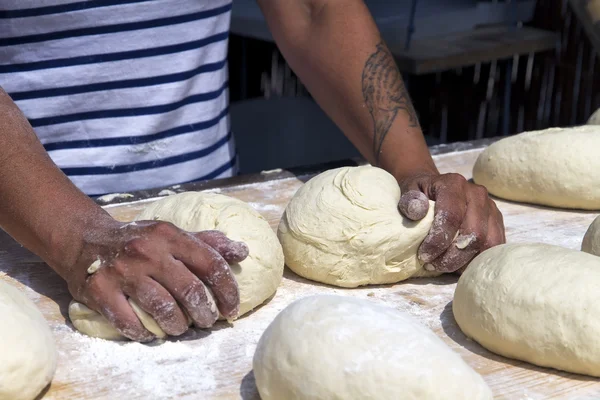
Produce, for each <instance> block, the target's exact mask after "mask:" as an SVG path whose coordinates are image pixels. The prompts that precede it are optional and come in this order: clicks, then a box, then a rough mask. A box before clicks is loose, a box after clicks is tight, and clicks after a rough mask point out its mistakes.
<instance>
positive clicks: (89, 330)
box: [69, 299, 191, 340]
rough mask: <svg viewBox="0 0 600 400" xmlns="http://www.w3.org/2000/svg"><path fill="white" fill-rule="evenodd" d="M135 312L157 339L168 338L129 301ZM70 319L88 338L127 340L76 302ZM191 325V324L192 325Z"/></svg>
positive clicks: (72, 307)
mask: <svg viewBox="0 0 600 400" xmlns="http://www.w3.org/2000/svg"><path fill="white" fill-rule="evenodd" d="M128 301H129V304H130V305H131V308H132V309H133V312H134V313H135V314H136V315H137V316H138V318H139V320H140V322H141V323H142V325H144V327H145V328H146V329H148V330H149V331H150V332H152V333H153V334H154V335H155V336H156V337H157V338H159V339H164V338H166V337H167V334H166V333H165V331H163V330H162V329H161V328H160V326H159V325H158V323H157V322H156V321H155V320H154V318H152V316H150V314H148V313H147V312H145V311H144V310H142V309H141V308H140V306H138V305H137V303H136V302H135V301H133V300H131V299H129V300H128ZM69 319H70V320H71V323H72V324H73V326H74V327H75V329H77V330H78V331H79V332H81V333H85V334H86V335H88V336H93V337H98V338H102V339H107V340H127V338H126V337H125V336H122V335H121V334H120V333H119V332H118V331H117V330H116V329H115V328H113V326H112V325H111V324H109V323H108V321H107V320H106V318H104V316H103V315H102V314H99V313H97V312H96V311H94V310H92V309H90V308H88V307H86V306H85V305H84V304H81V303H79V302H77V301H75V300H72V301H71V304H69ZM190 322H191V321H190ZM190 325H191V323H190Z"/></svg>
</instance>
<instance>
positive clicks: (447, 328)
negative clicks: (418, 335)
mask: <svg viewBox="0 0 600 400" xmlns="http://www.w3.org/2000/svg"><path fill="white" fill-rule="evenodd" d="M440 322H441V323H442V329H443V330H444V332H445V333H446V335H448V337H449V338H450V339H452V340H453V341H454V342H455V343H457V344H458V345H460V346H461V347H464V348H465V349H467V350H468V351H470V352H471V353H474V354H477V355H478V356H481V357H484V358H487V359H488V360H492V361H496V362H499V363H503V364H508V365H511V366H513V367H519V368H523V369H527V370H530V371H535V372H541V373H546V374H552V375H556V376H560V377H563V378H567V379H573V380H577V381H582V382H598V381H600V379H598V378H593V377H591V376H586V375H579V374H573V373H570V372H564V371H559V370H556V369H553V368H544V367H538V366H535V365H533V364H530V363H528V362H526V361H519V360H513V359H511V358H506V357H503V356H500V355H497V354H494V353H492V352H491V351H489V350H486V349H485V348H484V347H483V346H481V345H480V344H479V343H477V342H476V341H475V340H473V339H469V338H467V336H466V335H465V334H464V333H463V332H462V331H461V330H460V327H459V326H458V324H457V323H456V320H455V319H454V314H453V313H452V302H449V303H448V304H447V305H446V307H444V311H443V312H442V314H441V315H440Z"/></svg>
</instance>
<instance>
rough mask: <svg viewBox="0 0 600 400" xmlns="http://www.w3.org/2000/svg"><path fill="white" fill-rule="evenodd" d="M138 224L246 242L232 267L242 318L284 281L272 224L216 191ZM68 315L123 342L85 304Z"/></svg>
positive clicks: (166, 205) (186, 198)
mask: <svg viewBox="0 0 600 400" xmlns="http://www.w3.org/2000/svg"><path fill="white" fill-rule="evenodd" d="M136 220H161V221H168V222H171V223H173V224H175V225H176V226H178V227H179V228H181V229H183V230H186V231H189V232H198V231H205V230H218V231H221V232H223V233H224V234H225V235H226V236H227V237H228V238H229V239H231V240H235V241H242V242H244V243H246V244H247V245H248V248H249V250H250V253H249V255H248V257H247V258H246V259H245V260H244V261H242V262H241V263H239V264H234V265H231V270H232V271H233V273H234V275H235V278H236V281H237V283H238V286H239V290H240V312H239V316H241V315H243V314H245V313H247V312H248V311H250V310H252V309H253V308H254V307H256V306H258V305H260V304H262V303H263V302H264V301H265V300H267V299H268V298H269V297H271V296H272V295H273V294H274V293H275V291H276V290H277V287H278V286H279V283H280V282H281V278H282V276H283V266H284V261H283V251H282V249H281V245H280V244H279V241H278V240H277V236H276V235H275V233H274V232H273V230H272V229H271V227H270V226H269V223H268V222H267V221H266V220H265V219H264V218H263V217H262V216H261V215H260V214H259V213H258V212H256V211H255V210H254V209H253V208H252V207H250V206H249V205H248V204H246V203H244V202H243V201H241V200H237V199H234V198H231V197H228V196H223V195H220V194H213V193H200V192H186V193H180V194H177V195H173V196H169V197H166V198H163V199H161V200H158V201H156V202H154V203H152V204H150V205H149V206H148V207H147V208H146V209H144V210H143V211H142V212H141V213H140V214H139V215H138V216H137V217H136ZM132 306H133V309H134V311H135V312H136V314H137V315H138V317H139V318H140V321H141V322H142V323H143V324H144V326H145V327H146V329H148V330H150V331H151V332H153V333H154V334H155V335H156V336H158V337H164V336H165V333H164V332H163V331H162V330H161V329H160V327H159V326H158V324H156V322H155V321H154V319H152V318H151V317H150V315H148V314H146V313H144V312H143V310H141V309H140V308H139V307H137V305H135V304H132ZM69 317H70V318H71V321H72V322H73V325H74V326H75V328H77V330H79V331H80V332H82V333H85V334H87V335H90V336H95V337H100V338H104V339H112V340H118V339H124V338H123V337H122V336H121V335H120V334H119V333H118V332H117V331H116V330H115V329H114V328H113V327H112V326H111V325H110V324H109V323H108V321H106V319H105V318H104V317H103V316H101V315H100V314H98V313H96V312H95V311H93V310H90V309H89V308H87V307H85V306H83V305H82V304H79V303H77V302H72V304H71V306H70V307H69ZM161 332H162V334H161Z"/></svg>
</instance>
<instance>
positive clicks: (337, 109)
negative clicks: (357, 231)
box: [258, 0, 504, 271]
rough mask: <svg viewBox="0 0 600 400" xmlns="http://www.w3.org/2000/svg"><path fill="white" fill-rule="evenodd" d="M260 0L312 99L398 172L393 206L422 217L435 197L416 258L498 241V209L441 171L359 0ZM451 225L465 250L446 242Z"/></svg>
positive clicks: (371, 156)
mask: <svg viewBox="0 0 600 400" xmlns="http://www.w3.org/2000/svg"><path fill="white" fill-rule="evenodd" d="M258 3H259V5H260V7H261V9H262V10H263V13H264V15H265V17H266V19H267V22H268V24H269V27H270V29H271V31H272V33H273V36H274V38H275V40H276V42H277V45H278V46H279V48H280V49H281V51H282V53H283V55H284V56H285V57H286V60H287V61H288V63H289V64H290V66H291V67H292V68H293V69H294V71H295V72H296V74H297V75H298V76H299V77H300V79H301V80H302V82H303V83H304V84H305V85H306V87H307V88H308V90H309V91H310V93H311V94H312V96H313V97H314V98H315V100H316V101H317V102H318V103H319V105H320V106H321V107H322V108H323V109H324V110H325V112H327V114H328V115H329V116H330V117H331V118H332V120H333V121H334V122H335V123H336V124H337V125H338V126H339V127H340V128H341V129H342V131H343V132H344V133H345V134H346V136H347V137H348V138H349V139H350V140H351V141H352V143H353V144H354V145H355V146H356V147H357V148H358V150H359V151H360V152H361V154H362V155H363V156H364V157H365V158H366V159H367V160H368V161H369V162H371V163H372V164H374V165H377V166H380V167H382V168H384V169H386V170H387V171H388V172H390V173H391V174H392V175H394V177H395V178H396V179H397V180H398V183H399V184H400V186H401V188H402V192H403V193H404V195H403V198H402V200H401V202H400V210H401V211H402V212H403V213H404V214H405V215H406V216H407V217H409V218H411V219H421V218H423V216H424V215H425V214H426V212H427V208H428V201H427V200H428V199H432V200H435V201H436V218H435V222H434V225H433V227H432V229H431V231H430V233H429V235H428V236H427V238H425V240H424V242H423V244H422V245H421V247H420V249H419V257H420V258H421V260H423V261H424V262H426V263H431V264H432V265H433V267H435V268H436V269H438V270H440V271H453V270H456V269H458V268H460V267H462V266H464V265H465V264H466V263H467V262H468V261H470V259H472V258H473V257H474V256H475V255H476V254H477V253H478V252H479V251H481V250H483V249H485V248H487V247H491V246H493V245H495V244H498V243H501V242H503V241H504V226H503V223H502V215H501V214H500V212H499V211H498V209H497V208H496V205H495V204H494V202H493V201H492V200H491V199H489V197H488V195H487V192H486V191H485V189H484V188H482V187H480V186H478V185H473V184H470V183H468V182H467V181H466V180H465V179H464V178H463V177H462V176H460V175H458V174H445V175H440V174H439V172H438V170H437V168H436V167H435V164H434V162H433V159H432V157H431V155H430V153H429V150H428V148H427V145H426V143H425V140H424V137H423V134H422V132H421V128H420V126H419V122H418V119H417V116H416V113H415V110H414V108H413V106H412V103H411V101H410V98H409V96H408V93H407V90H406V87H405V86H404V83H403V81H402V77H401V75H400V72H399V71H398V68H397V66H396V63H395V60H394V58H393V56H392V54H391V53H390V51H389V49H388V48H387V46H386V44H385V43H384V41H383V40H382V39H381V36H380V34H379V31H378V30H377V27H376V25H375V23H374V21H373V19H372V17H371V15H370V14H369V11H368V9H367V7H366V5H365V4H364V2H363V1H362V0H299V1H294V2H291V1H279V0H258ZM457 232H458V233H459V235H460V236H459V237H458V238H457V239H458V240H459V242H460V243H461V244H464V243H467V245H466V247H465V248H463V249H459V248H458V247H457V246H453V245H452V244H453V243H454V244H456V242H455V241H454V238H455V236H456V234H457ZM461 247H462V245H461Z"/></svg>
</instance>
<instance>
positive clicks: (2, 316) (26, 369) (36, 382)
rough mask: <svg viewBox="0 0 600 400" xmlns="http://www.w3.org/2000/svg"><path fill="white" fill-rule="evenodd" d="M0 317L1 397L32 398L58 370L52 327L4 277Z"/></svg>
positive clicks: (0, 289) (12, 399) (0, 286)
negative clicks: (0, 326)
mask: <svg viewBox="0 0 600 400" xmlns="http://www.w3.org/2000/svg"><path fill="white" fill-rule="evenodd" d="M0 321H2V328H1V329H0V400H33V399H35V398H36V396H37V395H38V394H39V393H40V392H41V391H42V389H44V388H45V387H46V386H47V385H48V384H49V383H50V381H51V380H52V377H53V376H54V372H55V371H56V360H57V353H56V347H55V345H54V337H53V335H52V332H51V331H50V327H49V326H48V323H47V322H46V320H45V319H44V317H43V316H42V314H41V313H40V311H39V310H38V309H37V308H36V306H35V305H34V304H33V302H32V301H31V300H29V299H28V298H27V296H25V295H24V294H23V293H21V291H19V290H18V289H16V288H14V287H12V286H10V285H9V284H7V283H5V282H2V281H0Z"/></svg>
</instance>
